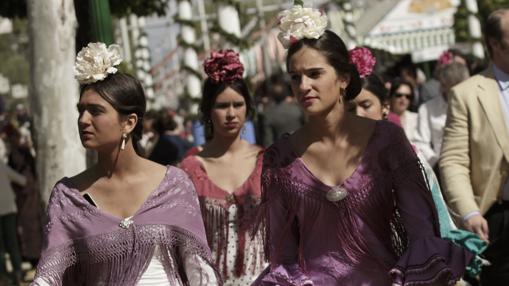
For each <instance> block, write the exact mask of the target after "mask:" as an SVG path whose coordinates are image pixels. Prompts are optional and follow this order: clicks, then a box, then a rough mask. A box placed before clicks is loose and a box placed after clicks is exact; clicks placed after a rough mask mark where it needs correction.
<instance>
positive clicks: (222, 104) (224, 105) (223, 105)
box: [214, 103, 230, 109]
mask: <svg viewBox="0 0 509 286" xmlns="http://www.w3.org/2000/svg"><path fill="white" fill-rule="evenodd" d="M228 106H230V104H229V103H216V104H215V105H214V108H215V109H225V108H228Z"/></svg>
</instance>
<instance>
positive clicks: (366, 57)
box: [348, 47, 376, 78]
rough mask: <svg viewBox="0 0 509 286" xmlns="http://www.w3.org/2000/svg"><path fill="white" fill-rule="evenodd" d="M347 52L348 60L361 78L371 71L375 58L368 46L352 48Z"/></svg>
mask: <svg viewBox="0 0 509 286" xmlns="http://www.w3.org/2000/svg"><path fill="white" fill-rule="evenodd" d="M348 54H349V55H350V62H351V63H352V64H354V65H355V67H356V68H357V71H358V72H359V75H360V77H361V78H365V77H366V76H368V75H370V74H372V73H373V69H374V67H375V64H376V58H375V57H374V56H373V54H372V53H371V51H370V50H369V49H368V48H364V47H359V48H354V49H352V50H350V51H349V52H348Z"/></svg>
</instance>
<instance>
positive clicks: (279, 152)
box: [253, 121, 473, 286]
mask: <svg viewBox="0 0 509 286" xmlns="http://www.w3.org/2000/svg"><path fill="white" fill-rule="evenodd" d="M289 146H290V142H289V140H288V136H283V138H281V139H280V140H279V141H278V142H276V143H275V144H274V145H272V146H271V147H270V148H268V149H267V150H266V151H265V155H264V163H263V171H262V191H263V194H262V204H261V207H260V210H261V214H262V219H260V222H264V224H265V225H266V232H267V238H266V239H267V247H268V255H269V262H270V266H269V267H268V268H267V269H265V271H264V272H263V273H262V274H260V276H259V277H258V279H257V280H256V282H255V283H254V284H253V285H256V286H257V285H281V286H290V285H291V286H303V285H342V286H349V285H351V286H384V285H442V284H443V285H453V284H454V283H455V282H456V281H457V280H459V279H460V278H461V277H462V275H463V272H464V271H465V268H466V266H467V265H468V264H469V261H470V260H471V258H472V256H473V255H472V253H470V252H469V251H467V250H466V249H464V248H462V247H460V246H457V245H455V244H453V243H451V242H449V241H446V240H443V239H441V238H440V230H439V224H438V216H437V212H436V209H435V207H434V203H433V199H432V197H431V192H430V191H429V190H428V187H427V183H426V181H425V179H424V177H423V175H422V172H421V167H420V166H421V165H420V163H419V160H418V158H417V156H416V154H415V152H414V151H413V150H412V147H411V145H410V143H409V142H408V140H407V139H406V137H405V134H404V133H403V130H402V129H401V128H400V127H397V126H396V125H394V124H393V123H390V122H386V121H378V122H377V123H376V127H375V130H374V133H373V135H372V136H371V138H370V140H369V143H368V145H367V147H366V149H365V152H364V154H363V157H362V159H361V162H360V164H359V165H358V167H357V168H356V169H355V171H354V172H353V174H352V175H351V176H350V177H348V178H347V179H346V180H345V181H344V182H343V183H342V184H341V185H339V186H329V185H326V184H324V183H323V182H321V181H320V180H319V179H318V178H317V177H315V176H314V175H313V174H312V173H311V171H310V170H309V169H308V168H307V167H306V165H305V163H304V162H303V161H302V159H301V158H299V157H298V156H297V155H296V154H295V153H293V152H292V151H291V150H290V149H291V148H289ZM441 281H444V283H442V284H436V283H439V282H441Z"/></svg>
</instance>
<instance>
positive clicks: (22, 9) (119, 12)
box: [0, 0, 170, 19]
mask: <svg viewBox="0 0 509 286" xmlns="http://www.w3.org/2000/svg"><path fill="white" fill-rule="evenodd" d="M44 1H46V0H44ZM44 1H42V2H44ZM87 2H88V0H74V6H75V7H81V6H83V4H85V5H86V3H87ZM109 2H110V7H111V13H112V14H113V15H115V16H117V17H123V16H126V15H129V14H131V13H133V14H136V15H138V16H148V15H152V14H157V15H159V16H162V15H165V14H166V7H168V3H169V2H170V0H109ZM77 11H79V10H77ZM0 16H2V17H5V18H11V19H12V18H25V17H26V16H27V0H2V1H0Z"/></svg>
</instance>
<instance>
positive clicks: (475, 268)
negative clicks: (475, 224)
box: [419, 155, 488, 277]
mask: <svg viewBox="0 0 509 286" xmlns="http://www.w3.org/2000/svg"><path fill="white" fill-rule="evenodd" d="M419 159H420V160H421V163H422V165H423V175H424V176H425V177H426V179H427V181H428V183H429V188H430V190H431V195H432V197H433V201H434V203H435V207H436V209H437V213H438V220H439V224H440V236H441V237H442V238H443V239H446V240H449V241H451V242H453V243H455V244H457V245H460V246H462V247H464V248H466V249H468V250H469V251H470V252H472V253H473V254H475V256H474V258H473V259H472V261H470V264H469V265H468V266H467V269H466V271H467V273H468V275H470V276H472V277H475V276H477V275H478V274H479V273H480V272H481V267H482V260H481V258H480V257H479V255H480V254H481V253H482V252H483V251H484V250H486V248H487V247H488V244H487V243H486V242H485V241H483V240H481V239H480V238H479V237H478V236H477V235H476V234H474V233H472V232H469V231H466V230H462V229H457V228H456V226H455V225H454V224H453V222H452V219H451V216H450V214H449V211H448V210H447V206H446V204H445V202H444V199H443V197H442V191H441V189H440V184H439V183H438V179H437V177H436V176H435V173H434V172H433V169H432V168H431V166H430V165H429V164H428V162H427V161H426V160H424V159H423V158H421V156H420V155H419Z"/></svg>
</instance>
